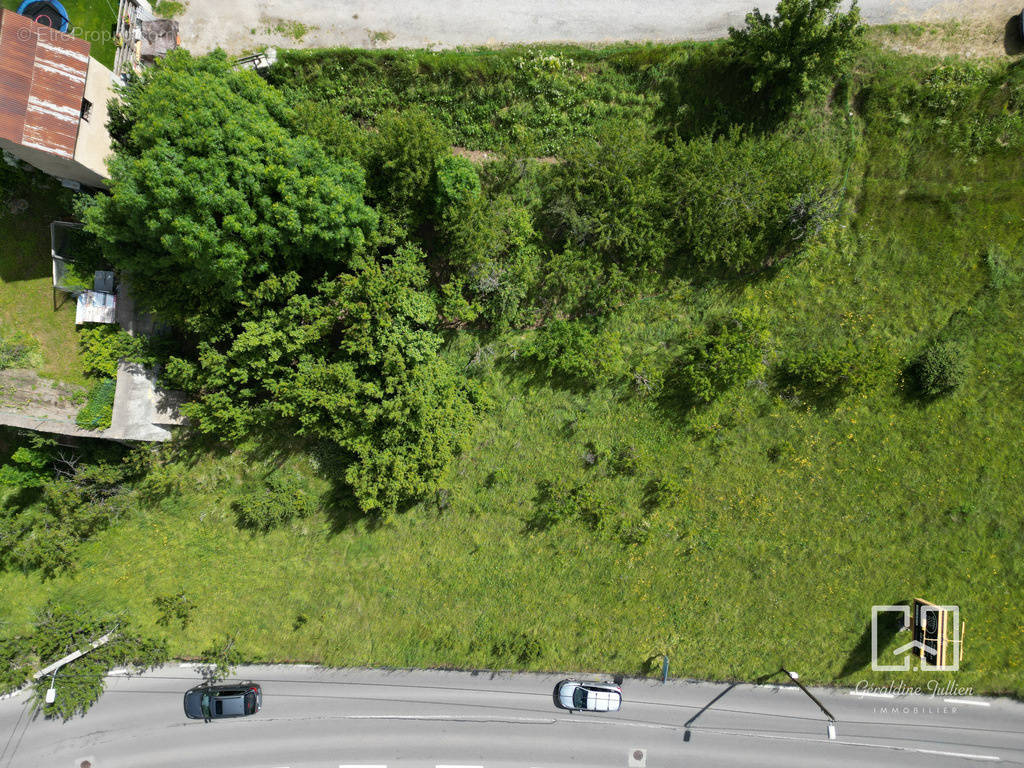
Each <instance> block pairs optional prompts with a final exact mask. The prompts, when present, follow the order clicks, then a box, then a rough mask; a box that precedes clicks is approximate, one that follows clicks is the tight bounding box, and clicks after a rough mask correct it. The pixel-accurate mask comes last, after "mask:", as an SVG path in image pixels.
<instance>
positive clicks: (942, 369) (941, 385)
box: [910, 341, 969, 397]
mask: <svg viewBox="0 0 1024 768" xmlns="http://www.w3.org/2000/svg"><path fill="white" fill-rule="evenodd" d="M968 371H969V366H968V362H967V349H966V348H965V346H964V345H963V344H962V343H960V342H958V341H937V342H935V343H933V344H930V345H929V346H928V347H927V348H925V349H924V350H923V351H922V352H921V354H920V355H918V356H917V358H916V359H915V360H914V361H913V362H912V363H911V364H910V373H911V377H912V381H913V383H914V384H915V385H916V387H917V391H918V392H919V393H920V394H922V395H923V396H925V397H938V396H940V395H944V394H948V393H950V392H953V391H955V390H956V389H958V388H959V387H960V386H961V385H962V384H963V383H964V381H966V379H967V374H968Z"/></svg>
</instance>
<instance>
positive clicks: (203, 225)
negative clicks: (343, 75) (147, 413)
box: [82, 52, 474, 512]
mask: <svg viewBox="0 0 1024 768" xmlns="http://www.w3.org/2000/svg"><path fill="white" fill-rule="evenodd" d="M293 120H294V117H293V115H292V113H291V112H290V110H289V108H288V106H287V105H286V104H285V103H284V102H283V100H282V98H281V96H280V94H279V93H278V92H277V91H275V90H274V89H273V88H271V87H270V86H268V85H266V84H265V83H264V82H263V81H262V80H261V79H260V78H258V77H257V76H255V75H254V74H252V73H249V72H237V71H234V70H232V68H231V67H230V65H229V63H228V62H227V60H226V58H225V57H224V56H223V54H213V55H210V56H207V57H204V58H201V59H196V58H192V57H191V56H189V55H188V54H187V53H184V52H180V53H179V52H175V53H173V54H172V55H170V56H168V57H167V58H166V59H165V60H164V61H163V62H161V63H160V64H159V65H158V66H157V67H155V68H154V69H153V70H151V71H150V72H149V73H147V74H146V75H145V76H144V77H143V78H142V79H141V80H138V81H136V82H134V83H132V84H131V85H130V86H129V87H128V88H127V89H126V92H125V94H124V99H123V103H122V104H121V105H120V106H119V107H118V108H117V109H116V110H115V111H114V118H113V121H112V126H111V127H112V132H113V135H114V137H115V141H116V150H117V151H116V155H115V157H114V159H113V160H112V162H111V165H110V171H111V182H110V189H111V194H110V195H109V196H101V197H95V198H91V199H89V200H88V201H86V202H85V203H84V205H83V208H82V216H83V219H84V221H85V222H86V227H87V229H88V230H89V231H90V232H93V233H94V234H95V235H96V236H97V237H98V238H99V240H100V241H101V242H102V243H103V245H104V254H105V257H106V258H107V259H109V260H110V261H111V262H112V263H113V264H114V265H115V266H116V267H117V268H118V269H120V270H121V271H122V272H124V273H125V274H126V275H127V276H128V278H129V280H130V282H131V285H132V289H133V293H134V294H135V296H136V298H137V300H138V301H139V303H140V304H141V305H142V306H143V307H144V308H146V309H151V310H154V311H155V312H156V313H157V315H158V316H159V317H160V318H162V319H164V320H166V321H169V322H170V323H172V324H174V325H175V326H176V327H177V328H178V329H180V330H181V331H183V332H184V335H185V340H186V344H185V345H184V347H183V351H181V352H179V353H178V354H177V355H176V356H173V357H171V358H170V359H169V360H168V364H167V378H168V380H169V381H170V383H172V384H174V385H176V386H179V387H182V388H184V389H186V390H187V391H189V392H190V393H192V395H193V398H194V399H193V401H192V402H191V403H189V404H188V405H186V406H185V411H186V413H187V414H188V415H189V416H190V418H191V419H192V420H193V422H194V423H195V424H196V426H197V427H198V429H200V430H202V431H205V432H209V433H212V434H216V435H219V436H221V437H224V438H227V439H237V438H240V437H241V436H243V435H246V434H251V433H252V432H253V431H255V430H260V429H266V428H271V427H272V428H274V429H277V430H280V429H282V428H285V429H288V430H290V432H291V433H292V434H297V435H300V436H303V437H307V438H312V439H315V440H321V441H329V442H331V443H334V444H335V445H337V446H339V447H340V448H341V449H342V450H343V451H344V452H345V453H346V454H347V455H348V456H349V457H350V459H351V464H350V466H349V469H348V471H347V473H346V475H345V477H346V479H347V481H348V482H349V484H350V485H351V486H352V488H353V490H354V492H355V494H356V497H357V499H358V501H359V503H360V504H361V506H362V507H363V508H364V509H366V510H369V511H383V512H387V511H390V510H393V509H395V508H396V507H397V506H398V505H399V504H400V503H402V502H403V501H405V500H407V499H410V498H412V497H415V496H416V495H419V494H421V493H424V492H425V491H427V490H429V489H430V487H431V485H432V484H433V483H434V482H435V481H436V479H437V477H438V476H439V474H440V473H441V471H442V470H443V469H444V467H445V466H446V464H447V462H448V461H449V460H450V458H451V457H452V456H453V454H454V453H455V452H456V451H457V450H458V449H459V447H460V445H461V442H462V440H463V438H464V436H465V434H466V433H467V431H468V429H469V427H470V425H471V423H472V416H473V410H474V409H473V405H472V399H473V397H472V393H471V392H470V391H469V388H468V387H467V386H466V385H464V384H463V383H462V382H461V381H460V380H459V378H458V377H457V376H456V375H455V374H454V373H453V371H452V370H451V369H450V367H449V366H448V365H447V364H446V363H445V362H443V361H442V360H441V359H440V358H439V356H438V350H439V348H440V344H441V340H440V338H439V337H438V336H437V334H436V333H434V332H433V330H432V326H434V325H435V324H436V319H437V311H436V308H435V306H434V303H433V300H432V299H431V297H430V295H429V294H428V293H427V291H426V288H427V285H426V270H425V268H424V266H423V263H422V262H423V258H424V257H423V254H422V253H421V252H420V251H419V250H417V249H415V248H413V247H411V246H407V245H403V244H402V240H403V235H402V233H401V232H400V231H399V232H396V231H395V228H394V224H393V222H392V223H390V224H389V231H388V234H387V235H384V234H382V233H381V232H380V231H378V216H377V215H376V213H375V211H373V209H372V208H370V207H369V206H368V205H367V204H366V202H365V201H364V199H363V192H364V173H363V170H362V169H361V168H360V167H359V166H358V165H356V164H354V163H352V162H341V161H336V160H332V159H330V158H328V157H327V155H326V154H325V153H324V151H323V149H322V148H321V147H320V146H319V145H317V144H316V143H315V141H313V140H312V139H309V138H307V137H296V136H293V135H292V133H291V132H290V130H289V128H290V126H291V125H293ZM333 154H334V156H335V157H344V156H346V153H338V152H335V153H333ZM414 191H415V190H414ZM409 194H410V195H411V194H413V192H409Z"/></svg>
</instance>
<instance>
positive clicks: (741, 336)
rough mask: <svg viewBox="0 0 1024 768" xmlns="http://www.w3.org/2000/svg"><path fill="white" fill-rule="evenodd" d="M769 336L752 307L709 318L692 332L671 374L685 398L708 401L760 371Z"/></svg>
mask: <svg viewBox="0 0 1024 768" xmlns="http://www.w3.org/2000/svg"><path fill="white" fill-rule="evenodd" d="M769 340H770V335H769V333H768V329H767V327H766V326H765V324H764V321H763V320H762V319H761V318H760V317H758V316H757V315H756V314H755V313H753V312H751V311H744V310H740V311H736V312H733V313H732V314H729V315H725V316H722V317H718V318H715V319H714V320H712V321H711V322H710V323H709V324H708V325H707V326H706V327H705V328H703V329H701V330H700V331H698V332H697V333H695V334H694V335H693V336H692V338H691V339H690V340H689V343H688V346H687V348H686V350H685V351H684V352H683V354H682V355H680V356H679V358H678V359H677V360H676V362H675V370H674V372H673V373H674V378H675V380H676V382H677V384H678V387H679V391H680V394H681V395H682V397H683V399H684V401H686V402H688V403H693V404H700V403H710V402H712V401H713V400H714V399H715V398H717V397H718V396H719V395H720V394H721V393H722V392H724V391H726V390H727V389H730V388H732V387H734V386H737V385H740V384H744V383H746V382H748V381H750V380H751V379H753V378H756V377H758V376H760V375H761V374H763V373H764V371H765V363H764V356H765V354H766V352H767V350H768V343H769Z"/></svg>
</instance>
